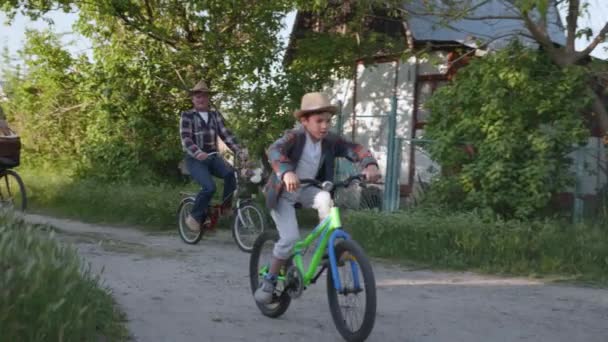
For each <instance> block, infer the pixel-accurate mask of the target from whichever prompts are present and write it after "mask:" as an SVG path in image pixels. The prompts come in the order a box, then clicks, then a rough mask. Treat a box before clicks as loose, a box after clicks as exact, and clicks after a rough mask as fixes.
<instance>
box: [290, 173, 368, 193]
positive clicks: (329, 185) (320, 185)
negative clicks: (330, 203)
mask: <svg viewBox="0 0 608 342" xmlns="http://www.w3.org/2000/svg"><path fill="white" fill-rule="evenodd" d="M354 181H360V182H365V175H364V174H357V175H353V176H350V177H348V178H346V179H345V180H343V181H341V182H337V183H332V182H330V181H325V182H321V181H319V180H317V179H312V178H305V179H300V184H311V185H314V186H316V187H318V188H319V189H323V190H325V191H332V190H333V189H335V188H339V187H343V188H347V187H349V186H350V184H351V183H352V182H354Z"/></svg>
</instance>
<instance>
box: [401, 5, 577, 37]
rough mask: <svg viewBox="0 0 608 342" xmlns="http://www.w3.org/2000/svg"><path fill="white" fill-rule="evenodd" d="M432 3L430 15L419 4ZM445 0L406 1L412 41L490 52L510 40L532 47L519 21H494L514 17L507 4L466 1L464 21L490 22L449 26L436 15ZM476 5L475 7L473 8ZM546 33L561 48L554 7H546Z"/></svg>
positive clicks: (457, 22)
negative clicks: (481, 47) (482, 46)
mask: <svg viewBox="0 0 608 342" xmlns="http://www.w3.org/2000/svg"><path fill="white" fill-rule="evenodd" d="M429 2H434V3H435V9H434V10H433V13H429V11H428V9H427V8H425V7H424V5H423V3H426V4H428V3H429ZM444 3H445V0H413V1H412V0H410V1H405V3H404V5H403V7H404V9H406V10H407V11H408V12H410V16H409V17H408V18H407V19H406V21H407V26H408V29H409V30H410V32H411V34H412V36H413V38H414V40H415V41H436V42H458V43H461V44H465V45H468V46H471V47H477V45H478V44H477V42H479V41H482V42H484V43H487V44H488V45H489V47H490V48H498V47H500V46H503V45H504V44H505V43H506V42H508V41H509V40H511V39H512V38H513V37H515V36H516V37H518V38H519V39H521V40H522V41H523V42H524V43H527V44H533V40H532V39H530V38H527V37H526V36H529V35H530V33H529V32H528V30H527V29H526V27H525V26H524V22H523V20H520V19H509V18H496V17H509V16H518V15H517V10H516V9H515V8H514V7H513V5H512V4H511V2H510V1H509V0H489V1H488V0H470V3H471V5H470V8H475V9H474V10H473V11H472V13H470V14H468V15H467V18H480V17H493V18H492V19H483V20H480V19H466V18H465V19H460V20H455V21H450V22H445V21H442V18H441V17H440V16H438V15H436V14H437V13H440V12H441V9H442V8H443V9H444V10H445V8H446V7H445V6H446V5H444ZM477 5H479V6H478V7H476V6H477ZM547 32H548V33H549V37H550V38H551V39H552V41H553V42H554V43H556V44H560V45H565V42H566V36H565V32H564V28H563V25H562V23H561V19H560V17H559V13H558V11H557V8H556V7H555V6H550V8H549V11H548V15H547Z"/></svg>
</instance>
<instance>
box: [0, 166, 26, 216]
mask: <svg viewBox="0 0 608 342" xmlns="http://www.w3.org/2000/svg"><path fill="white" fill-rule="evenodd" d="M0 206H1V207H2V208H8V209H14V210H18V211H25V209H26V207H27V196H26V194H25V185H23V181H22V180H21V177H20V176H19V174H18V173H17V172H15V171H13V170H5V171H3V172H2V173H1V174H0Z"/></svg>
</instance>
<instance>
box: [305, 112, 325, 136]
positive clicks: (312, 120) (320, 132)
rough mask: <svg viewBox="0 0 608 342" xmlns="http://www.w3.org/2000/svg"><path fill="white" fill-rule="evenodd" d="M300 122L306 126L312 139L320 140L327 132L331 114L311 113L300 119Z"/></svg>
mask: <svg viewBox="0 0 608 342" xmlns="http://www.w3.org/2000/svg"><path fill="white" fill-rule="evenodd" d="M300 123H302V126H304V128H306V131H308V134H310V136H311V137H312V138H313V139H314V140H321V139H323V138H325V136H327V133H328V132H329V127H330V126H331V114H330V113H319V114H312V115H309V116H307V117H303V118H302V119H300Z"/></svg>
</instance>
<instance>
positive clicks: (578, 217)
mask: <svg viewBox="0 0 608 342" xmlns="http://www.w3.org/2000/svg"><path fill="white" fill-rule="evenodd" d="M574 155H575V159H574V160H575V163H576V167H575V170H576V172H575V178H576V179H575V182H574V208H573V210H574V211H573V213H572V222H573V223H574V224H578V223H580V222H581V221H582V217H583V200H582V199H581V186H582V184H581V182H582V177H583V172H584V169H583V158H582V157H583V156H582V147H579V148H578V149H576V150H575V152H574Z"/></svg>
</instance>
